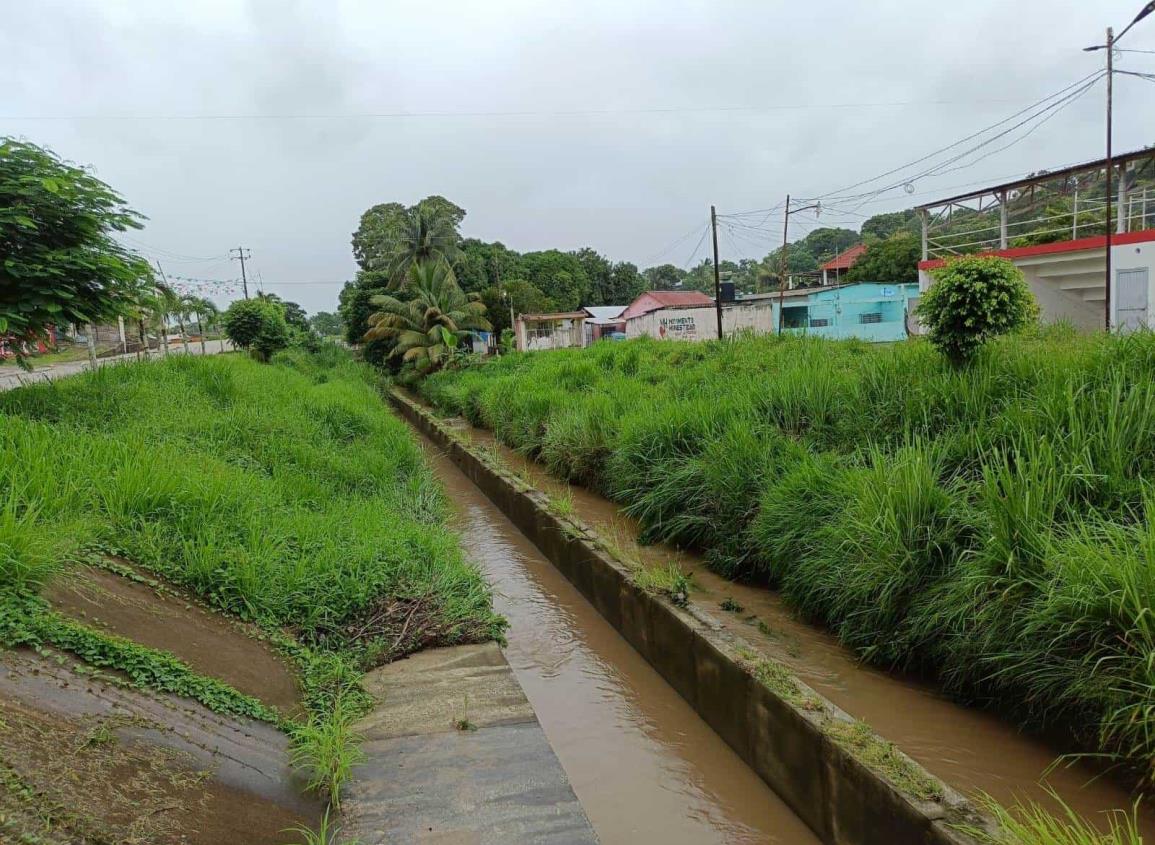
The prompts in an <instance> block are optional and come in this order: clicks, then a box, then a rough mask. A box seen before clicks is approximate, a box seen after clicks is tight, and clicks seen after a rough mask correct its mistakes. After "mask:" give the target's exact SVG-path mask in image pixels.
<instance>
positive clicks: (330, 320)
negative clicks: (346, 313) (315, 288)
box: [309, 311, 344, 337]
mask: <svg viewBox="0 0 1155 845" xmlns="http://www.w3.org/2000/svg"><path fill="white" fill-rule="evenodd" d="M309 325H310V326H312V328H313V331H315V332H316V333H317V334H319V335H321V337H336V336H337V335H339V334H341V329H342V328H343V326H344V324H343V323H342V322H341V318H340V317H338V316H337V315H336V314H333V313H332V312H330V311H318V312H317V313H316V314H314V315H313V316H312V317H310V318H309Z"/></svg>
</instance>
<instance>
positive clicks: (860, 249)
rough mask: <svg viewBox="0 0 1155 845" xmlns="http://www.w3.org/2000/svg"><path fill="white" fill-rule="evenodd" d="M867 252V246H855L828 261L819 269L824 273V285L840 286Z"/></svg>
mask: <svg viewBox="0 0 1155 845" xmlns="http://www.w3.org/2000/svg"><path fill="white" fill-rule="evenodd" d="M865 252H866V244H855V245H854V246H852V247H851V248H850V249H848V250H846V251H845V252H843V253H841V254H840V255H836V256H835V257H834V258H832V259H830V260H829V261H827V262H826V263H825V264H823V265H822V266H821V267H820V268H818V269H820V270H821V271H822V284H823V285H836V284H838V281H839V279H841V278H842V277H843V276H844V275H845V274H846V271H847V270H849V269H850V268H851V267H853V266H854V265H855V264H856V263H857V261H858V259H860V258H862V256H863V254H864V253H865Z"/></svg>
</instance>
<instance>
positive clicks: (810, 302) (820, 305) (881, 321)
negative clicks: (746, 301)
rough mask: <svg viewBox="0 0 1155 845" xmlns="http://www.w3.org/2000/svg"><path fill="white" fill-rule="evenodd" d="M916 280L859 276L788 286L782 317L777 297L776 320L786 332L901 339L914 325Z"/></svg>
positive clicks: (820, 335)
mask: <svg viewBox="0 0 1155 845" xmlns="http://www.w3.org/2000/svg"><path fill="white" fill-rule="evenodd" d="M918 295H919V292H918V283H917V282H911V283H904V284H879V283H877V282H859V283H857V284H852V285H842V286H839V287H828V288H812V289H810V290H795V291H787V293H786V295H785V297H784V298H783V306H782V319H781V322H779V319H778V317H779V315H778V308H779V304H778V299H777V297H776V296H775V297H774V298H773V300H772V301H773V303H774V325H775V326H778V325H781V326H782V332H783V334H806V335H817V336H819V337H830V338H848V337H856V338H860V339H862V340H869V341H874V342H876V343H882V342H887V341H896V340H903V339H904V338H906V337H909V335H910V334H912V333H913V331H914V330H915V325H916V324H915V319H914V309H915V307H916V306H917V305H918Z"/></svg>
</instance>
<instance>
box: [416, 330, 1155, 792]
mask: <svg viewBox="0 0 1155 845" xmlns="http://www.w3.org/2000/svg"><path fill="white" fill-rule="evenodd" d="M421 390H422V392H423V393H424V395H425V396H426V398H428V399H429V400H430V401H431V402H433V403H434V404H435V405H437V406H438V407H440V408H441V409H442V410H445V411H448V412H451V413H458V414H462V415H464V416H465V417H467V418H468V419H469V420H470V421H471V422H474V423H475V424H478V425H483V426H486V427H488V428H490V429H491V430H493V431H494V433H495V434H496V435H497V436H498V437H499V438H500V439H501V440H503V441H504V442H505V443H506V444H508V445H510V446H513V447H515V448H517V449H520V450H522V451H523V452H525V453H526V454H528V455H530V456H533V457H536V458H539V459H540V460H542V461H544V462H545V463H546V464H547V465H548V466H549V467H550V468H551V469H552V470H553V471H554V472H556V473H557V474H559V475H560V476H562V477H564V478H567V479H570V480H573V481H577V482H580V483H582V484H585V485H588V486H590V487H591V488H593V489H595V490H597V491H599V492H601V493H603V494H605V495H607V496H609V497H610V498H612V499H614V500H616V501H618V502H620V503H621V504H622V505H623V506H624V508H625V509H626V510H627V511H628V512H629V513H631V514H632V515H634V516H636V517H637V518H638V519H639V520H640V521H641V524H642V530H643V539H647V540H664V541H669V542H674V543H678V544H682V545H684V546H689V547H695V548H698V549H700V550H702V551H704V552H706V553H707V559H708V560H709V561H710V563H711V565H713V566H714V567H715V568H717V569H718V570H719V571H720V572H722V573H724V574H726V575H728V576H730V577H733V578H740V579H748V580H753V581H760V582H764V583H768V584H771V585H774V586H775V587H776V588H778V589H780V590H781V591H782V592H783V593H784V595H786V596H787V598H788V599H789V600H790V601H791V602H792V603H793V604H794V605H795V606H796V607H797V608H798V609H799V610H800V611H801V612H802V613H803V614H805V615H806V616H808V617H809V618H811V619H814V620H817V621H819V622H821V623H823V624H826V625H827V626H829V627H830V628H831V629H832V630H833V631H835V632H836V633H837V634H838V635H839V636H840V637H841V638H842V639H843V641H844V642H846V643H847V644H848V645H849V646H851V647H852V648H854V649H856V650H857V651H858V652H859V653H860V654H862V655H863V656H864V657H865V658H867V659H869V660H871V661H873V662H875V663H878V664H881V665H885V666H901V667H905V668H913V669H919V670H921V671H923V672H926V673H929V674H933V675H936V676H938V677H939V678H940V679H941V681H942V683H943V684H944V685H945V686H946V687H947V688H948V689H949V690H951V691H952V692H953V693H954V694H955V695H957V696H958V697H960V698H963V699H966V700H969V701H972V702H977V703H981V704H984V705H993V706H997V707H999V708H1001V709H1004V710H1008V711H1010V712H1012V713H1014V714H1015V715H1017V716H1018V717H1019V718H1020V719H1021V720H1022V721H1023V722H1024V723H1027V724H1030V725H1034V726H1042V727H1046V728H1055V727H1059V728H1065V729H1067V730H1069V731H1070V732H1072V733H1073V734H1074V735H1075V736H1076V737H1077V738H1078V739H1079V740H1080V742H1081V745H1082V747H1084V748H1092V749H1095V750H1097V751H1101V752H1103V753H1105V754H1108V755H1113V756H1115V757H1117V758H1120V759H1123V760H1126V761H1127V762H1129V763H1131V764H1133V765H1134V766H1135V767H1137V768H1138V769H1139V770H1140V771H1141V773H1142V774H1143V775H1144V776H1145V777H1148V778H1151V777H1152V776H1153V775H1155V640H1153V639H1152V634H1153V632H1152V623H1151V610H1152V597H1153V595H1155V592H1153V590H1155V580H1153V579H1155V540H1153V529H1152V527H1151V526H1152V521H1151V518H1150V517H1151V514H1152V512H1153V508H1155V484H1153V482H1152V479H1153V478H1155V336H1153V335H1151V334H1136V335H1131V336H1127V337H1117V336H1115V337H1107V336H1083V335H1079V334H1077V333H1075V332H1073V331H1071V330H1069V329H1065V328H1057V329H1049V330H1043V331H1040V332H1038V333H1037V334H1035V335H1031V336H1018V337H1013V338H1005V339H1002V340H1000V341H998V342H996V343H993V344H992V345H991V346H990V347H989V348H988V349H986V350H984V352H983V353H982V354H981V355H980V356H979V358H978V359H977V360H976V361H975V362H974V364H973V365H972V366H970V367H968V368H966V369H956V368H954V367H951V366H949V365H948V364H946V363H945V362H944V361H943V360H942V359H941V358H940V356H938V355H937V354H936V353H935V352H934V350H933V349H931V348H930V347H929V346H928V345H926V344H924V343H921V342H917V341H911V342H906V343H900V344H894V345H888V346H872V345H870V344H866V343H861V342H857V341H845V342H833V341H825V340H818V339H802V338H775V337H762V338H744V339H740V340H736V341H727V342H723V343H717V342H710V343H706V344H676V343H662V342H658V341H652V340H648V339H643V340H639V341H630V342H628V343H617V344H610V343H607V344H598V345H595V346H594V347H592V348H590V349H587V350H559V351H556V352H549V353H539V354H532V355H510V356H506V357H503V358H501V359H498V360H496V361H494V362H492V363H488V364H486V365H484V366H481V367H478V368H472V369H469V370H463V371H455V372H446V373H441V374H438V375H435V376H433V377H431V378H429V379H427V380H426V381H425V382H424V383H423V384H422V386H421Z"/></svg>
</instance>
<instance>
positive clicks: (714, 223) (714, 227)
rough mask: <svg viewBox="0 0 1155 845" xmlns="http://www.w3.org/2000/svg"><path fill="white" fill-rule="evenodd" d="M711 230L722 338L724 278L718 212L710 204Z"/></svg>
mask: <svg viewBox="0 0 1155 845" xmlns="http://www.w3.org/2000/svg"><path fill="white" fill-rule="evenodd" d="M710 230H711V231H712V232H713V235H714V308H715V310H716V311H717V312H718V340H721V339H722V278H721V276H720V275H719V273H718V213H717V212H716V211H715V210H714V206H710Z"/></svg>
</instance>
